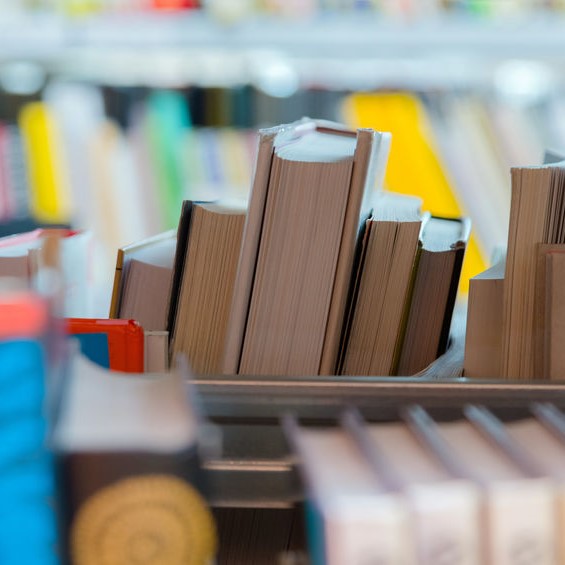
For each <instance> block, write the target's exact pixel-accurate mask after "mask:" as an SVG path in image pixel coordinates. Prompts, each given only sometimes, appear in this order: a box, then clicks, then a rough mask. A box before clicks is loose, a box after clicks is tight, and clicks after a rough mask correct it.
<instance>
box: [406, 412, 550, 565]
mask: <svg viewBox="0 0 565 565" xmlns="http://www.w3.org/2000/svg"><path fill="white" fill-rule="evenodd" d="M467 413H468V414H469V415H470V416H473V414H472V413H470V412H469V411H467ZM407 418H408V423H409V425H410V426H411V428H412V430H413V431H414V433H415V434H416V435H417V436H418V438H419V439H420V440H421V441H423V442H424V443H425V444H426V445H427V447H428V448H429V449H431V450H432V451H433V452H434V453H436V454H437V456H438V457H439V458H440V460H441V461H442V462H443V463H444V465H445V466H446V468H447V469H449V470H450V472H451V473H452V474H453V475H454V476H455V477H459V478H463V479H467V480H471V481H473V482H475V483H476V484H477V485H479V487H480V488H481V492H482V506H481V515H482V520H481V525H482V527H483V530H482V534H481V539H482V548H481V550H482V555H483V560H482V562H483V563H487V564H488V565H513V564H515V563H516V562H517V561H519V560H520V559H521V556H522V555H528V556H531V557H530V558H529V561H528V562H531V563H536V564H538V565H550V564H553V563H554V544H555V528H554V506H553V505H554V492H553V488H552V484H551V482H550V481H549V480H548V479H547V478H544V477H543V476H541V475H539V474H537V473H536V471H535V470H534V469H532V468H531V467H530V466H529V465H528V461H524V458H523V457H521V455H520V454H518V453H516V451H517V450H515V449H514V448H513V447H512V446H510V447H509V446H508V445H506V446H505V445H503V444H507V442H506V440H505V439H504V438H501V437H500V434H498V433H494V434H491V433H489V432H488V431H487V430H486V429H485V427H484V426H483V425H477V423H476V421H475V418H474V417H473V418H472V419H473V421H470V420H458V421H455V422H442V423H434V422H433V421H432V420H431V419H430V417H429V416H428V415H427V413H426V412H425V411H424V410H423V409H421V408H413V409H410V410H409V411H408V413H407ZM525 532H527V535H525Z"/></svg>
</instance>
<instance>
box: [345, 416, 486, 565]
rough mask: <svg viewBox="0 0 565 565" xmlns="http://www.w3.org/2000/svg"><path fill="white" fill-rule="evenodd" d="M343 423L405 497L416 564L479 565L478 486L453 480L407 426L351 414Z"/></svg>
mask: <svg viewBox="0 0 565 565" xmlns="http://www.w3.org/2000/svg"><path fill="white" fill-rule="evenodd" d="M344 425H345V426H346V428H347V429H348V431H349V432H350V433H351V435H352V436H353V437H355V439H356V441H357V443H358V445H359V446H360V448H361V449H362V451H363V453H364V454H365V456H366V457H367V459H368V460H369V461H370V462H371V464H372V466H373V468H374V470H375V472H376V473H377V475H378V476H381V477H386V481H387V483H388V485H389V487H390V488H392V489H394V490H396V491H397V492H399V493H402V494H403V496H404V497H405V498H406V500H407V503H408V506H409V510H410V515H411V521H410V522H411V536H412V538H413V540H414V544H415V550H416V553H417V559H418V563H420V564H422V565H436V564H437V563H444V562H449V563H451V562H452V561H451V559H454V558H455V557H454V556H457V561H456V562H457V563H459V564H460V565H472V564H475V565H478V564H479V563H481V554H480V541H479V524H480V493H479V489H478V488H477V486H476V485H475V484H474V483H473V482H472V481H469V480H466V479H458V478H454V477H452V476H451V475H450V473H449V472H448V471H447V469H445V467H444V466H443V465H442V463H441V461H440V460H439V459H438V458H437V457H436V456H435V455H434V453H432V452H431V451H430V450H428V449H426V446H425V444H423V443H422V442H421V441H419V440H418V438H417V437H416V436H415V435H414V433H413V432H412V431H411V430H410V429H409V427H408V426H407V425H406V424H404V423H390V424H366V423H365V422H363V420H362V419H361V418H360V416H359V414H358V413H356V412H349V413H347V414H346V416H345V417H344Z"/></svg>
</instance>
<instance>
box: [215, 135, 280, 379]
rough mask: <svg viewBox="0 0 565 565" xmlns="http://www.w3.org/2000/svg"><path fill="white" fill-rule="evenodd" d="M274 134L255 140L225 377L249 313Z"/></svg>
mask: <svg viewBox="0 0 565 565" xmlns="http://www.w3.org/2000/svg"><path fill="white" fill-rule="evenodd" d="M275 135H276V129H274V130H265V131H262V132H261V134H260V138H259V150H258V154H257V161H256V166H255V167H256V168H255V172H254V175H253V187H252V192H251V195H250V200H249V209H248V212H247V219H246V222H245V228H244V232H243V241H242V245H241V254H240V258H239V264H238V269H237V271H238V272H237V278H236V283H235V287H234V292H233V299H232V310H231V313H230V319H229V322H228V328H227V331H226V345H225V350H224V361H223V371H222V372H223V373H224V374H225V375H236V374H237V373H238V371H239V362H240V359H241V349H242V346H243V339H244V336H245V327H246V324H247V315H248V312H249V301H250V299H251V290H252V288H253V280H254V277H255V266H256V262H257V254H258V252H259V242H260V239H261V231H262V228H263V215H264V212H265V204H266V202H267V192H268V186H269V178H270V175H271V162H272V158H273V144H274V138H275Z"/></svg>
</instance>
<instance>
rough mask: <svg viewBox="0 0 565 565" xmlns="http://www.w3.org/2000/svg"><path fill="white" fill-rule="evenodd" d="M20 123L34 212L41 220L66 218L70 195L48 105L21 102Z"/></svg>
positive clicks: (56, 134)
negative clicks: (22, 103)
mask: <svg viewBox="0 0 565 565" xmlns="http://www.w3.org/2000/svg"><path fill="white" fill-rule="evenodd" d="M19 125H20V128H21V132H22V139H23V141H24V146H25V150H26V154H27V166H28V177H29V181H30V188H31V199H30V200H31V202H30V204H31V211H32V213H33V216H34V217H36V218H37V219H39V220H41V221H44V222H53V223H57V222H68V221H69V219H70V217H71V210H72V203H71V196H70V191H69V186H68V179H67V178H66V175H65V169H64V168H63V157H62V155H61V152H60V149H61V148H60V139H59V135H58V133H59V132H58V130H57V125H56V122H55V119H54V116H53V115H52V112H51V110H50V108H49V107H48V106H47V105H46V104H44V103H43V102H33V103H30V104H28V105H26V106H24V108H23V109H22V111H21V113H20V116H19Z"/></svg>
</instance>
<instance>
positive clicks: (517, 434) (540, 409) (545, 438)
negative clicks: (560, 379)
mask: <svg viewBox="0 0 565 565" xmlns="http://www.w3.org/2000/svg"><path fill="white" fill-rule="evenodd" d="M533 412H534V414H535V417H529V418H523V419H520V420H517V421H513V422H507V423H506V424H505V427H506V430H507V433H508V434H509V435H510V436H511V437H512V438H513V440H514V441H515V442H517V443H518V444H519V445H520V447H521V448H522V449H523V450H524V451H526V452H528V454H529V456H530V457H531V459H532V461H533V464H535V465H536V466H537V467H538V468H539V469H540V471H541V472H543V473H544V474H545V475H546V476H548V477H551V478H552V479H553V480H554V481H555V484H556V486H555V488H556V505H557V509H556V533H557V535H556V542H557V563H562V562H563V561H564V560H565V538H564V537H563V534H562V532H563V529H564V528H565V474H564V472H563V470H564V469H565V433H564V430H565V426H564V423H565V420H564V418H563V414H562V412H561V411H559V410H558V409H557V408H556V407H555V406H552V405H549V404H538V405H534V407H533Z"/></svg>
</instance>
